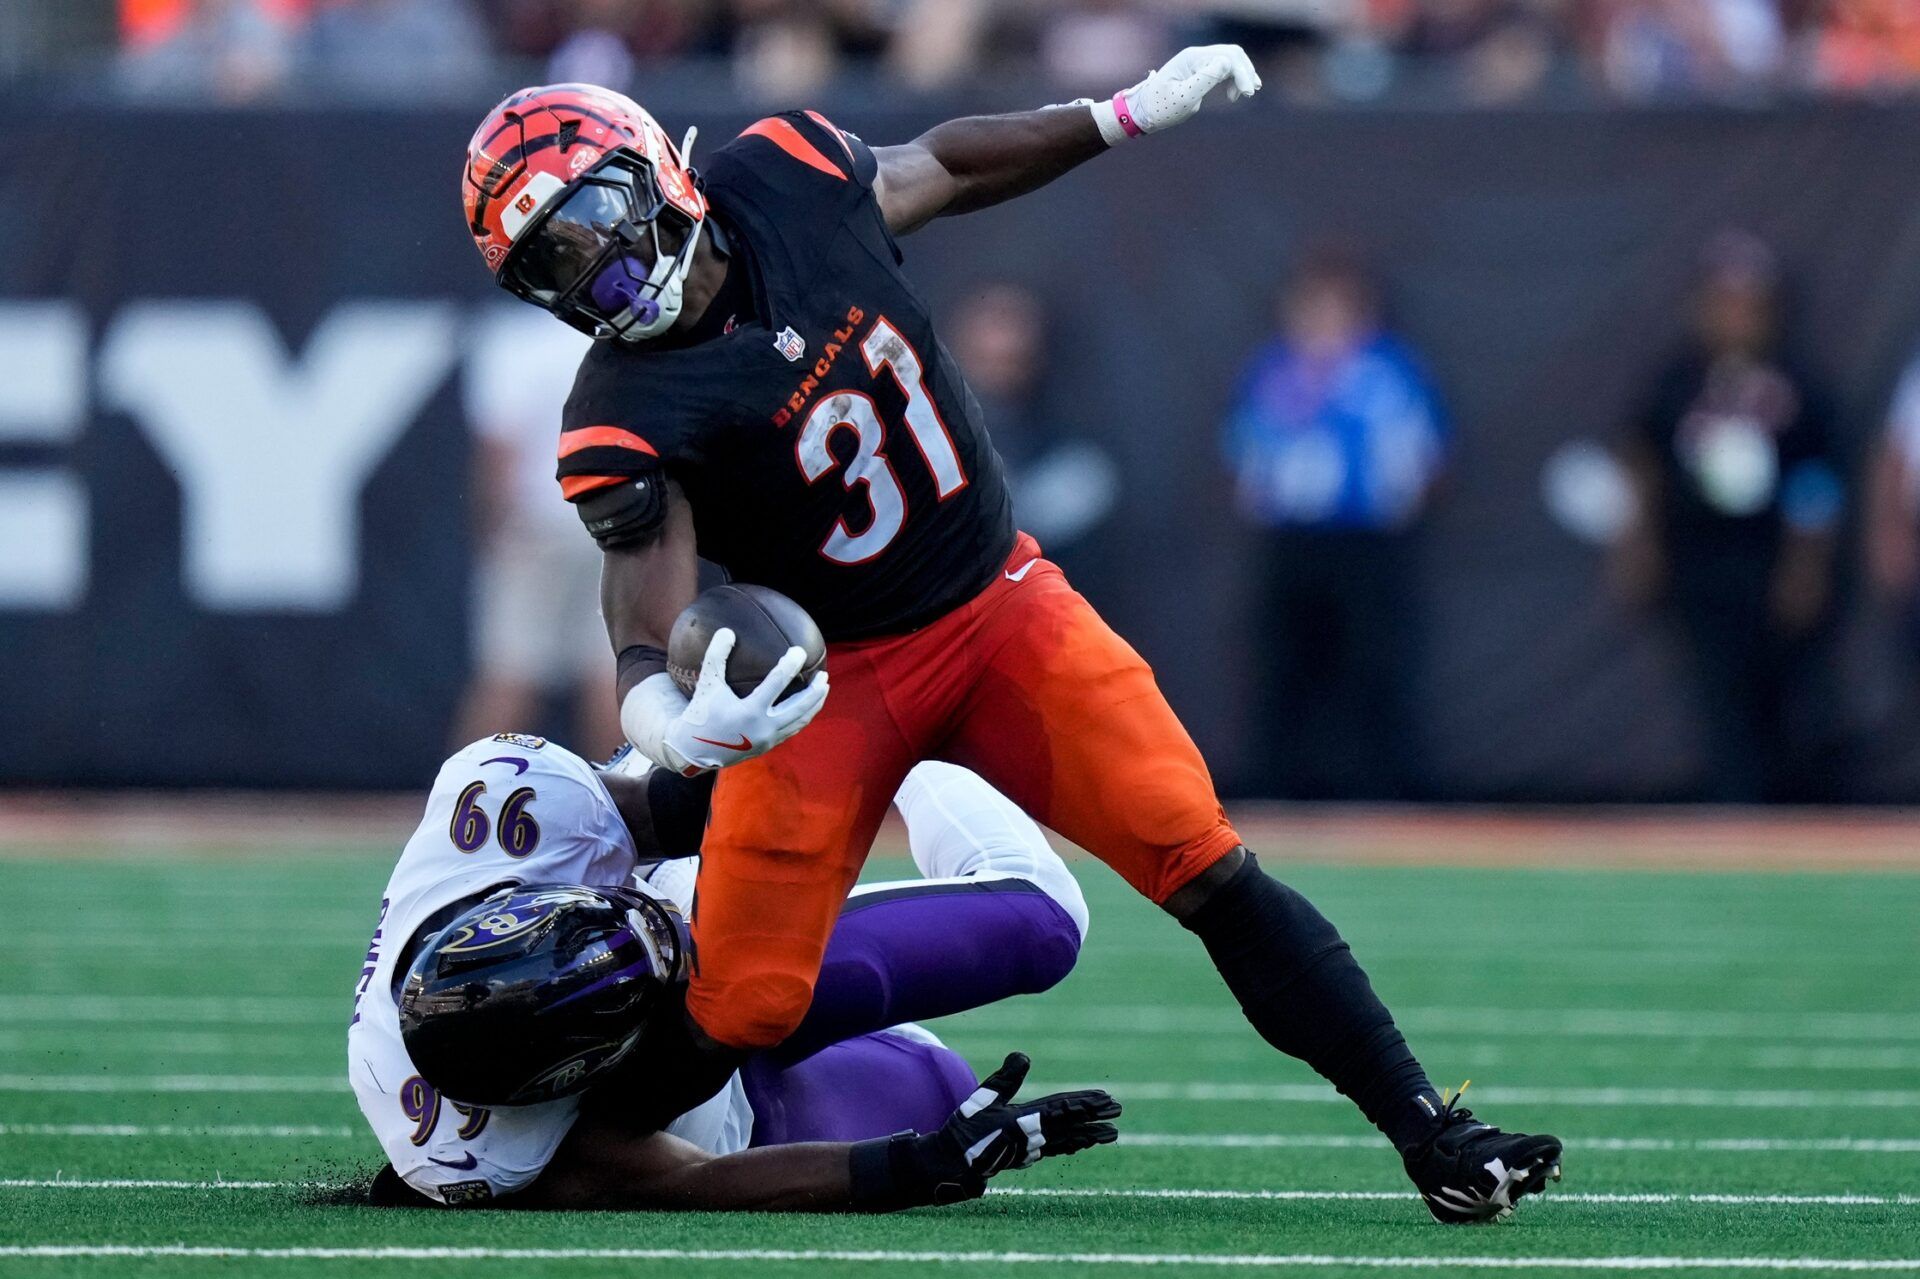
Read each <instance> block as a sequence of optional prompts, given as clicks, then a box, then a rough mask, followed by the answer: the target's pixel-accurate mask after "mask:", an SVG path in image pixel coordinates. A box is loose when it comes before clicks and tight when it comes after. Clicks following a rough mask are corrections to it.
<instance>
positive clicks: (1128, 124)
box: [1113, 89, 1146, 138]
mask: <svg viewBox="0 0 1920 1279" xmlns="http://www.w3.org/2000/svg"><path fill="white" fill-rule="evenodd" d="M1113 115H1114V118H1115V119H1116V120H1118V121H1120V127H1121V128H1122V129H1125V130H1126V132H1127V136H1128V137H1130V138H1137V137H1139V136H1140V135H1141V134H1143V133H1145V132H1146V130H1145V129H1143V128H1141V127H1140V126H1139V125H1138V124H1136V123H1134V119H1133V108H1132V107H1130V106H1128V105H1127V91H1126V90H1125V89H1122V90H1121V91H1120V92H1118V93H1116V94H1114V95H1113Z"/></svg>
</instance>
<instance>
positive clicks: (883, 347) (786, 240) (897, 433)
mask: <svg viewBox="0 0 1920 1279" xmlns="http://www.w3.org/2000/svg"><path fill="white" fill-rule="evenodd" d="M876 170H877V164H876V162H875V160H874V156H873V153H872V152H871V151H870V150H869V149H868V148H867V146H866V145H865V144H864V143H862V142H861V141H860V140H859V139H858V138H856V137H853V136H852V135H850V134H845V133H843V132H841V131H840V130H839V129H836V128H835V127H834V126H833V125H831V124H829V123H828V122H827V121H826V120H825V119H824V118H822V117H820V116H819V115H817V114H815V113H813V112H792V113H789V114H786V115H781V116H775V117H772V118H770V119H767V120H763V121H761V122H760V123H759V124H756V125H754V126H753V127H752V128H750V129H748V130H747V131H746V132H745V133H743V134H741V135H740V136H739V137H738V138H736V139H734V140H733V141H732V142H730V143H728V144H727V145H726V146H724V147H721V148H720V149H719V150H718V151H716V152H715V153H714V154H713V155H712V156H711V158H710V159H709V161H708V162H707V164H706V166H705V167H704V170H703V186H704V189H705V191H706V195H707V199H708V201H709V203H710V204H711V206H712V210H713V212H712V214H711V215H710V216H713V217H716V218H717V219H718V221H719V223H720V225H721V227H722V228H723V230H724V232H725V234H726V236H727V243H728V245H729V251H730V252H731V253H732V254H734V256H735V265H734V268H733V269H734V270H736V271H738V270H741V269H742V268H744V269H746V270H747V271H748V272H749V273H750V279H751V282H752V287H753V311H754V315H753V317H752V318H751V319H750V320H747V321H744V322H742V323H741V324H739V325H738V326H737V327H735V328H734V329H733V330H732V331H730V332H727V333H724V334H722V335H720V336H716V337H713V338H710V339H709V340H706V341H703V342H699V343H697V344H694V345H686V346H678V347H675V346H670V345H669V346H654V345H650V344H647V343H639V344H628V343H622V342H619V341H612V340H609V341H601V342H598V343H596V344H595V345H594V347H593V349H592V350H591V351H590V352H589V353H588V355H587V357H586V359H585V361H584V362H583V363H582V365H581V367H580V373H579V376H578V378H577V379H576V380H575V383H574V388H573V394H572V397H571V398H570V399H569V401H568V403H567V408H566V414H565V419H564V422H563V435H562V439H561V458H560V478H561V482H562V485H563V487H564V488H565V489H566V491H567V493H568V496H570V497H574V498H579V497H582V496H585V495H586V493H587V492H588V491H590V489H591V487H592V486H593V485H596V484H600V483H605V482H607V480H606V479H603V477H609V476H611V475H620V476H623V477H644V476H646V475H647V474H649V473H652V472H655V471H664V472H665V474H667V475H669V476H671V477H672V478H673V479H674V480H676V481H677V482H678V483H679V484H680V485H681V487H682V488H683V489H684V490H685V492H686V494H687V497H688V500H689V501H690V502H691V504H692V507H693V514H694V525H695V529H696V531H697V533H698V536H699V545H700V554H701V556H702V557H703V558H705V559H709V560H712V561H714V562H716V563H718V564H720V565H721V566H722V567H724V568H725V569H726V570H727V571H728V572H729V573H731V574H732V575H733V577H734V578H735V579H736V580H738V581H743V582H755V583H759V584H761V585H764V586H770V587H772V588H773V589H775V590H777V591H780V592H782V593H784V594H786V595H789V596H791V597H792V598H793V599H795V600H797V601H798V602H799V603H800V604H801V606H802V607H804V608H805V609H806V610H807V611H808V612H809V613H811V614H812V615H813V617H814V620H815V621H817V622H818V623H819V625H820V629H821V631H822V632H823V633H824V634H825V635H826V637H827V638H828V639H830V640H845V639H855V638H860V637H864V636H873V635H885V634H893V633H898V632H902V631H907V630H912V629H913V628H915V627H918V626H922V625H925V624H926V623H928V622H931V621H933V620H934V619H935V618H938V617H939V616H941V615H942V614H944V613H946V612H948V611H950V610H951V609H953V608H955V607H956V606H958V605H960V604H962V603H964V602H965V601H966V600H968V599H970V598H972V597H973V596H974V595H977V594H978V593H979V592H980V591H981V590H983V589H985V587H986V585H987V583H989V582H990V581H992V580H993V575H994V574H995V573H996V572H998V571H999V570H1000V567H1001V566H1002V565H1003V564H1004V563H1005V561H1006V558H1007V556H1008V555H1009V554H1011V553H1012V550H1013V538H1014V529H1013V519H1012V509H1011V501H1010V499H1009V497H1008V493H1007V486H1006V479H1005V476H1004V474H1003V471H1002V467H1001V462H1000V458H999V457H998V455H997V454H995V452H994V450H993V445H992V443H991V442H990V441H989V440H988V438H987V433H986V430H985V429H984V427H983V426H982V423H981V420H980V408H979V405H978V404H977V403H976V402H975V400H974V398H973V394H972V392H970V391H969V390H968V389H967V385H966V382H965V381H964V380H963V379H962V377H961V375H960V371H959V369H958V368H957V367H956V366H955V364H954V362H953V359H952V357H951V356H949V355H948V354H947V352H946V350H945V349H944V348H943V347H942V346H941V345H940V342H939V340H938V339H937V338H936V337H935V336H934V330H933V321H932V318H931V317H930V316H929V315H928V312H927V306H926V303H925V302H923V301H922V300H921V298H920V296H919V294H918V293H916V292H915V291H914V289H913V287H912V286H911V285H910V284H908V282H907V280H906V278H905V277H904V276H903V275H902V274H901V272H900V251H899V248H898V246H897V245H896V244H895V243H894V240H893V236H892V234H891V233H890V232H889V231H888V229H887V226H886V223H885V221H884V220H883V219H882V217H881V214H880V208H879V205H878V203H877V202H876V201H875V199H874V196H873V190H872V182H873V179H874V175H875V173H876Z"/></svg>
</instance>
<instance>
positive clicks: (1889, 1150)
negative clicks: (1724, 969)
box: [0, 1123, 1920, 1155]
mask: <svg viewBox="0 0 1920 1279" xmlns="http://www.w3.org/2000/svg"><path fill="white" fill-rule="evenodd" d="M365 1135H367V1134H365V1133H364V1132H363V1130H361V1129H359V1128H355V1127H351V1126H348V1125H344V1124H342V1125H338V1126H327V1125H321V1124H198V1125H196V1124H6V1123H0V1137H100V1138H107V1139H113V1140H127V1141H131V1140H146V1139H151V1138H156V1137H161V1138H199V1137H240V1138H250V1139H251V1138H283V1139H303V1138H316V1137H324V1138H333V1139H338V1140H346V1139H349V1138H354V1137H360V1136H365ZM1566 1143H1567V1148H1568V1149H1570V1150H1573V1151H1575V1152H1577V1153H1582V1154H1584V1153H1587V1152H1590V1151H1621V1152H1633V1153H1639V1154H1648V1153H1662V1152H1672V1153H1682V1154H1696V1153H1701V1152H1711V1153H1726V1154H1807V1153H1822V1152H1824V1153H1833V1154H1865V1155H1920V1137H1698V1138H1681V1137H1568V1138H1566ZM1120 1144H1121V1145H1123V1146H1134V1147H1145V1148H1158V1147H1171V1148H1183V1149H1197V1150H1385V1149H1386V1145H1385V1142H1384V1139H1382V1138H1381V1137H1378V1136H1367V1135H1360V1134H1348V1133H1266V1132H1240V1133H1186V1132H1138V1133H1136V1132H1123V1133H1121V1134H1120Z"/></svg>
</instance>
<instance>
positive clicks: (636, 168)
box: [461, 84, 707, 341]
mask: <svg viewBox="0 0 1920 1279" xmlns="http://www.w3.org/2000/svg"><path fill="white" fill-rule="evenodd" d="M693 136H694V135H693V131H692V130H688V132H687V136H686V139H685V140H684V142H683V143H682V146H681V147H679V148H676V147H675V146H674V145H673V143H672V142H670V141H668V139H667V135H666V133H665V132H664V131H663V130H662V129H661V128H660V126H659V124H658V123H656V122H655V120H654V118H653V117H652V116H650V115H648V114H647V112H646V111H645V110H644V109H642V108H641V106H640V105H639V104H638V103H636V102H635V101H633V99H631V98H629V97H627V96H625V95H624V94H620V93H615V92H613V91H612V90H611V89H603V88H600V87H599V86H597V85H590V84H555V85H547V86H545V87H543V88H534V89H522V90H520V91H519V92H517V93H514V94H511V95H509V96H508V97H507V99H506V100H505V101H503V102H502V103H500V105H499V106H497V107H495V108H494V109H493V110H492V111H490V112H488V113H487V118H486V119H485V120H484V121H482V122H481V124H480V127H479V129H478V130H476V131H475V132H474V135H473V140H472V141H471V142H469V143H468V144H467V167H466V172H465V174H464V176H463V179H462V182H461V196H462V198H463V203H464V204H465V207H466V214H467V229H468V230H469V231H471V232H472V233H473V242H474V244H475V245H477V246H478V247H479V249H480V255H481V256H482V257H483V258H485V259H486V263H487V266H488V267H489V268H491V269H492V271H493V275H494V280H495V281H496V282H497V283H498V284H499V285H500V286H501V287H502V288H505V289H506V290H507V291H508V292H510V293H512V294H513V295H514V296H516V297H520V298H524V299H526V300H527V301H529V302H531V303H533V304H534V305H535V306H538V307H541V308H543V309H545V310H547V311H550V312H552V313H553V314H554V315H556V316H558V317H559V318H560V319H562V320H565V321H566V322H567V323H568V324H571V325H572V326H573V327H575V328H577V329H580V330H582V331H583V332H586V333H589V334H592V335H593V336H595V337H615V338H621V339H624V340H627V341H642V340H644V339H646V338H650V337H654V336H657V335H658V334H661V333H664V332H666V331H667V330H668V329H669V328H671V327H672V326H673V323H674V321H675V320H677V319H678V318H679V316H680V307H681V294H682V288H683V286H684V285H685V282H686V277H687V271H688V270H689V268H691V267H692V265H693V256H694V249H695V248H696V246H697V245H698V244H699V241H700V234H701V231H702V229H703V228H704V227H705V225H706V218H707V201H706V197H705V196H703V195H702V194H701V193H700V188H699V187H698V185H697V184H696V183H695V181H694V174H693V170H691V169H690V168H688V167H687V164H686V154H687V151H688V150H689V149H690V148H691V147H692V145H693Z"/></svg>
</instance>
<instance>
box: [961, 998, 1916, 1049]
mask: <svg viewBox="0 0 1920 1279" xmlns="http://www.w3.org/2000/svg"><path fill="white" fill-rule="evenodd" d="M1394 1020H1395V1021H1397V1022H1398V1023H1399V1024H1400V1025H1401V1026H1402V1027H1403V1028H1405V1029H1407V1030H1409V1031H1414V1032H1417V1033H1419V1034H1422V1035H1474V1036H1487V1035H1496V1036H1497V1035H1515V1034H1524V1035H1527V1036H1529V1037H1534V1038H1537V1037H1538V1036H1540V1035H1543V1034H1550V1035H1560V1036H1569V1037H1575V1038H1593V1039H1761V1040H1896V1041H1900V1040H1915V1041H1920V1015H1915V1014H1912V1013H1901V1012H1886V1013H1854V1012H1845V1013H1842V1012H1820V1011H1808V1012H1712V1011H1699V1012H1696V1011H1691V1010H1687V1009H1675V1008H1664V1009H1662V1008H1478V1007H1435V1006H1418V1005H1416V1006H1409V1007H1402V1008H1397V1009H1395V1010H1394ZM960 1024H962V1025H965V1026H967V1027H968V1028H969V1029H974V1030H993V1031H1013V1030H1036V1031H1042V1032H1048V1031H1051V1032H1056V1033H1066V1032H1070V1033H1072V1034H1075V1035H1082V1034H1094V1035H1100V1034H1104V1035H1111V1036H1116V1037H1121V1038H1138V1037H1140V1036H1144V1035H1194V1034H1214V1033H1218V1034H1245V1033H1247V1026H1246V1022H1245V1021H1244V1020H1243V1019H1242V1018H1241V1016H1240V1014H1239V1013H1237V1012H1235V1011H1234V1010H1233V1009H1231V1008H1218V1009H1216V1008H1193V1007H1190V1006H1182V1005H1178V1004H1129V1005H1102V1006H1100V1007H1097V1008H1062V1009H1052V1008H1047V1007H1044V1006H1040V1005H1033V1006H1021V1005H1004V1004H1003V1005H996V1006H994V1007H992V1008H987V1009H982V1010H980V1011H978V1012H974V1013H970V1014H968V1015H967V1019H966V1021H965V1022H963V1023H960Z"/></svg>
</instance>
